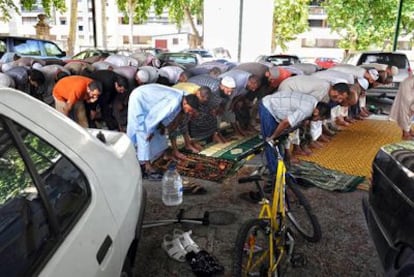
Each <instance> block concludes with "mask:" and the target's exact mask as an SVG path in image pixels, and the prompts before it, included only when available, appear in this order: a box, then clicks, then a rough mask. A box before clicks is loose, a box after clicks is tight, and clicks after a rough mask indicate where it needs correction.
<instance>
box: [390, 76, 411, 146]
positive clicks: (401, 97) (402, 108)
mask: <svg viewBox="0 0 414 277" xmlns="http://www.w3.org/2000/svg"><path fill="white" fill-rule="evenodd" d="M413 115H414V76H409V77H407V78H406V79H405V80H404V81H402V82H401V83H400V87H399V89H398V93H397V95H396V96H395V99H394V102H393V104H392V106H391V111H390V119H391V120H395V121H396V122H397V124H398V126H399V127H400V128H401V129H402V139H404V140H411V139H414V132H413V131H412V130H411V120H412V117H413Z"/></svg>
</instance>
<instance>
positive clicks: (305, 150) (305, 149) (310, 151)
mask: <svg viewBox="0 0 414 277" xmlns="http://www.w3.org/2000/svg"><path fill="white" fill-rule="evenodd" d="M301 148H302V150H303V152H305V155H306V156H310V155H312V153H313V152H312V150H311V149H310V148H309V146H307V145H302V146H301Z"/></svg>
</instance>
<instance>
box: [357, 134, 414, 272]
mask: <svg viewBox="0 0 414 277" xmlns="http://www.w3.org/2000/svg"><path fill="white" fill-rule="evenodd" d="M413 174H414V142H413V141H404V142H398V143H394V144H389V145H385V146H383V147H381V149H380V150H379V151H378V153H377V155H376V157H375V159H374V161H373V164H372V180H371V188H370V191H369V194H368V197H365V198H364V199H363V210H364V214H365V218H366V221H367V224H368V229H369V232H370V235H371V238H372V240H373V242H374V244H375V247H376V249H377V252H378V255H379V258H380V260H381V263H382V265H383V268H384V271H385V276H413V275H414V235H413V230H414V178H413V176H414V175H413Z"/></svg>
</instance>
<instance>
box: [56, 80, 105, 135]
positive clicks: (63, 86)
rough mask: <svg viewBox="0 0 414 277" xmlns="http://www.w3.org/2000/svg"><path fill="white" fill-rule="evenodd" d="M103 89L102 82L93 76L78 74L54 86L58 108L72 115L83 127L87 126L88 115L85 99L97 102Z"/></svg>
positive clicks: (89, 101)
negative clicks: (95, 79) (92, 77)
mask: <svg viewBox="0 0 414 277" xmlns="http://www.w3.org/2000/svg"><path fill="white" fill-rule="evenodd" d="M101 91H102V85H101V83H100V82H98V81H94V80H93V79H91V78H88V77H84V76H78V75H73V76H67V77H65V78H62V79H60V80H59V81H58V82H57V83H56V84H55V87H54V88H53V98H54V99H55V107H56V110H58V111H60V112H61V113H63V114H65V115H67V116H69V117H71V118H72V119H73V120H75V121H76V122H77V123H79V125H81V126H82V127H85V128H87V127H88V117H87V115H86V109H85V105H84V101H86V102H88V103H94V102H96V101H97V100H98V97H99V95H100V94H101ZM91 117H93V115H91Z"/></svg>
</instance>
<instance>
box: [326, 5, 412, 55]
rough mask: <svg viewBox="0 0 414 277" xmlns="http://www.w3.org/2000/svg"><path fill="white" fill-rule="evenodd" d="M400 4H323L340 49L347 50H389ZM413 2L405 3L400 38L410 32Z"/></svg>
mask: <svg viewBox="0 0 414 277" xmlns="http://www.w3.org/2000/svg"><path fill="white" fill-rule="evenodd" d="M399 1H400V0H348V1H343V0H326V1H324V3H322V6H323V7H324V8H325V11H326V13H327V16H328V19H327V20H328V24H329V26H330V27H331V29H332V30H333V31H336V32H337V33H339V34H340V35H341V37H342V40H341V41H340V42H339V47H341V48H344V49H349V50H366V49H369V48H381V49H384V50H390V49H391V47H392V42H393V38H394V33H395V29H396V20H397V14H398V4H399ZM413 10H414V1H413V0H405V1H404V5H403V9H402V16H401V20H402V21H401V26H400V34H405V35H406V34H409V33H411V30H412V29H413V27H414V26H413V24H414V23H413Z"/></svg>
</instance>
